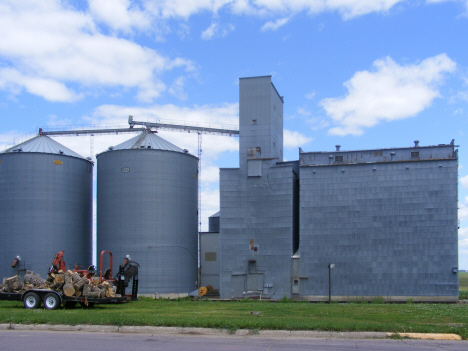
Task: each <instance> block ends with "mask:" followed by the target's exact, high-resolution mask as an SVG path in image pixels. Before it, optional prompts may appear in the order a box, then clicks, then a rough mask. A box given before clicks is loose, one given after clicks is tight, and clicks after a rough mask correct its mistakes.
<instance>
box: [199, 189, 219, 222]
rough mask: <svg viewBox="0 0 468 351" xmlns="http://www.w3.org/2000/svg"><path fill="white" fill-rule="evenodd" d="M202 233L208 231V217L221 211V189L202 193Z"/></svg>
mask: <svg viewBox="0 0 468 351" xmlns="http://www.w3.org/2000/svg"><path fill="white" fill-rule="evenodd" d="M201 198H202V208H201V219H202V231H206V230H208V217H210V216H211V215H213V214H215V213H216V212H218V211H219V188H218V187H217V188H216V189H212V190H209V189H207V190H203V191H202V193H201Z"/></svg>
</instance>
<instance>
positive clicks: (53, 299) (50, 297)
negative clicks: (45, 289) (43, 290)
mask: <svg viewBox="0 0 468 351" xmlns="http://www.w3.org/2000/svg"><path fill="white" fill-rule="evenodd" d="M60 304H61V302H60V298H59V297H58V296H57V294H54V293H48V294H47V295H46V296H45V297H44V307H45V308H47V309H48V310H56V309H57V308H59V307H60Z"/></svg>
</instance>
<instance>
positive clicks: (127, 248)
mask: <svg viewBox="0 0 468 351" xmlns="http://www.w3.org/2000/svg"><path fill="white" fill-rule="evenodd" d="M97 165H98V166H97V252H98V254H99V253H100V252H101V251H102V250H110V251H112V253H113V257H114V261H116V262H117V264H114V271H117V269H118V264H120V263H121V261H122V260H123V258H124V257H125V255H130V257H131V259H132V260H135V261H136V262H138V263H139V264H140V270H139V285H138V288H139V293H142V294H154V293H156V292H157V293H162V294H165V293H187V292H191V291H192V290H193V289H194V288H195V282H196V280H197V235H198V231H197V220H198V215H197V211H198V205H197V199H198V179H197V170H198V159H197V158H196V157H195V156H193V155H191V154H189V153H188V151H187V150H182V149H180V148H178V147H177V146H175V145H173V144H171V143H169V142H167V141H165V140H164V139H162V138H160V137H159V136H157V135H156V134H154V133H153V132H151V131H145V132H143V133H142V134H140V135H138V136H136V137H135V138H132V139H131V140H129V141H126V142H124V143H122V144H120V145H118V146H115V147H110V148H109V150H107V151H105V152H103V153H101V154H99V155H97Z"/></svg>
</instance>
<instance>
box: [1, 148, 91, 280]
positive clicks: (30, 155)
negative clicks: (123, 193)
mask: <svg viewBox="0 0 468 351" xmlns="http://www.w3.org/2000/svg"><path fill="white" fill-rule="evenodd" d="M92 177H93V164H92V163H91V162H89V161H87V160H84V159H81V158H77V157H70V156H65V155H54V154H45V153H37V152H17V153H5V154H0V196H1V201H0V258H1V264H0V278H3V277H9V276H12V275H14V274H16V269H13V268H11V263H12V262H13V258H14V257H15V256H17V255H20V256H21V258H22V260H23V262H25V263H26V268H28V269H31V270H33V271H34V272H35V273H39V274H40V275H41V276H42V277H45V276H46V273H47V268H48V266H47V265H48V264H51V263H52V260H53V259H54V257H55V254H56V253H57V252H58V251H61V250H65V256H64V259H65V261H66V263H67V266H68V265H69V264H74V263H81V264H82V265H84V266H85V268H86V267H87V266H88V265H89V264H91V263H92V260H91V256H92V255H91V250H92Z"/></svg>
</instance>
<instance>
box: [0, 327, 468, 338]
mask: <svg viewBox="0 0 468 351" xmlns="http://www.w3.org/2000/svg"><path fill="white" fill-rule="evenodd" d="M0 330H30V331H64V332H85V333H90V332H92V333H128V334H153V335H203V336H227V337H253V338H255V337H260V338H296V339H301V338H302V339H385V338H388V337H391V336H393V335H399V336H400V337H402V338H411V339H427V340H462V338H461V337H460V336H459V335H456V334H420V333H385V332H327V331H314V330H310V331H309V330H292V331H290V330H248V329H238V330H236V331H230V330H227V329H210V328H183V327H149V326H141V327H140V326H121V327H119V326H113V325H60V324H0Z"/></svg>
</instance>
